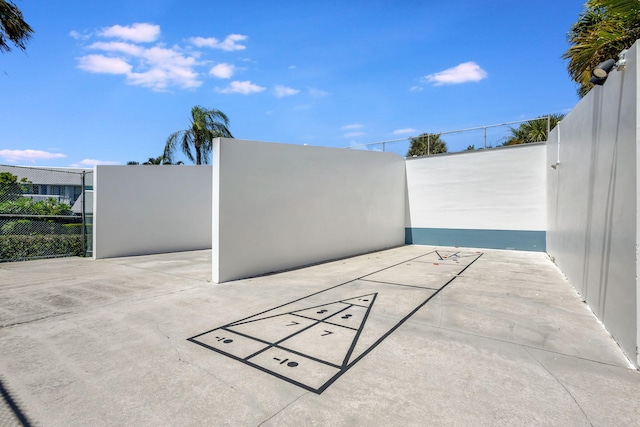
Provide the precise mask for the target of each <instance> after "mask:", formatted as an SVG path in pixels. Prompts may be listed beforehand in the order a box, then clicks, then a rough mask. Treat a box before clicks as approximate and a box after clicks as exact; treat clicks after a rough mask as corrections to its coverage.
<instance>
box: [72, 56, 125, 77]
mask: <svg viewBox="0 0 640 427" xmlns="http://www.w3.org/2000/svg"><path fill="white" fill-rule="evenodd" d="M78 61H79V64H78V68H80V69H81V70H84V71H88V72H90V73H104V74H128V73H129V72H130V71H131V65H129V64H128V63H127V61H125V60H124V59H122V58H113V57H109V56H104V55H86V56H83V57H81V58H79V59H78Z"/></svg>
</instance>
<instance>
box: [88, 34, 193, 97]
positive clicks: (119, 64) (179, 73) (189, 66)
mask: <svg viewBox="0 0 640 427" xmlns="http://www.w3.org/2000/svg"><path fill="white" fill-rule="evenodd" d="M88 48H89V49H95V50H101V51H104V52H105V53H107V54H110V55H112V56H106V55H102V54H92V55H85V56H83V57H80V58H79V59H78V61H79V64H78V68H80V69H82V70H84V71H88V72H91V73H105V74H123V75H125V76H126V78H127V83H129V84H132V85H138V86H143V87H148V88H151V89H153V90H166V89H168V88H169V87H173V86H176V87H180V88H182V89H189V88H195V87H198V86H200V85H201V84H202V81H201V80H199V78H198V77H199V76H198V73H197V72H196V71H195V67H196V66H197V65H198V60H197V57H196V56H197V54H194V53H190V54H183V53H182V52H180V51H179V50H178V48H171V49H167V48H164V47H161V46H159V45H157V46H152V47H143V46H139V45H136V44H131V43H124V42H96V43H93V44H91V45H89V46H88ZM132 64H135V67H134V65H132Z"/></svg>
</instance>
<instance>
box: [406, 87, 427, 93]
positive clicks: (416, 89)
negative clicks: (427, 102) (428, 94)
mask: <svg viewBox="0 0 640 427" xmlns="http://www.w3.org/2000/svg"><path fill="white" fill-rule="evenodd" d="M423 90H424V88H423V87H422V86H411V87H410V88H409V92H422V91H423Z"/></svg>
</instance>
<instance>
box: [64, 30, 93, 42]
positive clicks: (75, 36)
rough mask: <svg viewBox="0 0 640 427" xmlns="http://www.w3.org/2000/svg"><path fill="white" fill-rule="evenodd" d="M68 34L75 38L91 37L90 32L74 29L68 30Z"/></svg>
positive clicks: (85, 38)
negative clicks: (85, 32)
mask: <svg viewBox="0 0 640 427" xmlns="http://www.w3.org/2000/svg"><path fill="white" fill-rule="evenodd" d="M69 36H71V37H72V38H74V39H76V40H87V39H88V38H89V37H91V34H81V33H79V32H77V31H75V30H71V31H69Z"/></svg>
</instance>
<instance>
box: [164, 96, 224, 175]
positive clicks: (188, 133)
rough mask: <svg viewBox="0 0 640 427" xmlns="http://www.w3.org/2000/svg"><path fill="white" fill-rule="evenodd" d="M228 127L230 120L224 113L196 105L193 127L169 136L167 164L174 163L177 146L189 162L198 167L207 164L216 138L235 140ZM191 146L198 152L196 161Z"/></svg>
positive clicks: (166, 153)
mask: <svg viewBox="0 0 640 427" xmlns="http://www.w3.org/2000/svg"><path fill="white" fill-rule="evenodd" d="M228 126H229V118H228V117H227V116H226V115H225V114H224V113H223V112H222V111H220V110H216V109H211V110H206V109H204V108H202V107H200V106H198V105H196V106H195V107H193V108H192V109H191V127H190V128H189V129H184V130H179V131H177V132H174V133H172V134H171V135H169V138H167V143H166V145H165V147H164V154H163V157H164V159H165V160H166V161H167V162H173V152H174V151H175V149H176V146H180V148H181V149H182V152H183V153H184V154H185V156H187V158H188V159H189V160H191V161H192V162H194V163H195V164H197V165H200V164H206V163H208V162H209V153H210V152H211V148H212V144H213V139H214V138H218V137H224V138H233V136H232V135H231V132H229V129H228ZM191 146H193V148H194V149H195V152H196V155H195V159H194V156H193V153H192V152H191Z"/></svg>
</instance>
